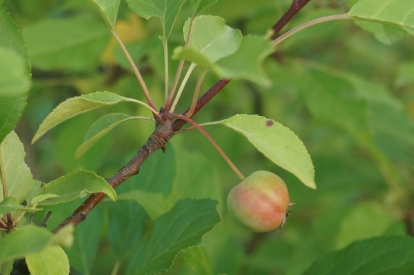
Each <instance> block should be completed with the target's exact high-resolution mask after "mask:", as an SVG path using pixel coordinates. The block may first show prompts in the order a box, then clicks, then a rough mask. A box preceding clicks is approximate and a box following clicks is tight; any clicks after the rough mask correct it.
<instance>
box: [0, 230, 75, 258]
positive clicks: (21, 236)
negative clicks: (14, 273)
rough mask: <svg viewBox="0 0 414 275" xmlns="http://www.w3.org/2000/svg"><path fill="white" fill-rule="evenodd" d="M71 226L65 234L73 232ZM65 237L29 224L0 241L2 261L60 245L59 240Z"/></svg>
mask: <svg viewBox="0 0 414 275" xmlns="http://www.w3.org/2000/svg"><path fill="white" fill-rule="evenodd" d="M70 227H71V228H72V231H68V230H65V231H64V233H65V235H70V234H72V233H73V226H70ZM61 234H62V233H61ZM63 239H64V238H62V236H60V237H59V238H56V237H55V236H54V235H53V234H52V232H50V231H48V230H46V229H45V228H43V227H39V226H34V225H28V226H25V227H22V228H19V229H17V230H15V231H13V232H11V233H9V234H7V235H6V236H5V237H4V238H3V239H2V240H1V241H0V247H1V249H0V263H4V262H6V261H9V260H14V259H18V258H22V257H24V256H26V255H30V254H33V253H37V252H40V251H42V250H44V249H45V248H46V247H48V246H52V245H60V244H61V243H59V241H61V240H63Z"/></svg>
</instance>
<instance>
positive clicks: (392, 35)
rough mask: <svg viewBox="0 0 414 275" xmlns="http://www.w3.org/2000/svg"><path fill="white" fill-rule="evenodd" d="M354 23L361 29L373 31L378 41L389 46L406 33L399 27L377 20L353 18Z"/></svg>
mask: <svg viewBox="0 0 414 275" xmlns="http://www.w3.org/2000/svg"><path fill="white" fill-rule="evenodd" d="M355 24H356V25H358V26H360V27H361V28H362V29H364V30H366V31H368V32H371V33H373V34H374V36H375V38H376V39H377V40H378V41H380V42H381V43H384V44H385V45H389V46H390V45H392V44H394V43H395V42H397V41H399V40H401V39H402V38H403V37H404V36H405V35H406V34H407V32H406V31H405V30H403V29H401V28H398V27H395V26H392V25H387V24H381V23H377V22H369V21H364V20H355Z"/></svg>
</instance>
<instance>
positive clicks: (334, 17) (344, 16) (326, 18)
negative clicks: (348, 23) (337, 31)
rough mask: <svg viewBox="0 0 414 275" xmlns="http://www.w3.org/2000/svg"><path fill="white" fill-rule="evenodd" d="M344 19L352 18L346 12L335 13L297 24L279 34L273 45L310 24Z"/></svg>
mask: <svg viewBox="0 0 414 275" xmlns="http://www.w3.org/2000/svg"><path fill="white" fill-rule="evenodd" d="M343 19H352V18H351V17H350V16H349V15H348V14H346V13H344V14H335V15H329V16H324V17H321V18H316V19H314V20H311V21H308V22H306V23H304V24H302V25H300V26H297V27H296V28H293V29H291V30H290V31H288V32H286V33H284V34H282V35H281V36H279V37H278V38H276V39H275V40H273V41H272V45H273V47H276V46H277V45H279V44H280V43H282V42H283V41H285V40H286V39H287V38H289V37H291V36H292V35H294V34H295V33H297V32H300V31H301V30H304V29H306V28H308V27H310V26H313V25H316V24H319V23H323V22H328V21H333V20H343Z"/></svg>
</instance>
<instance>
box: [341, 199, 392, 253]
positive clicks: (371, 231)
mask: <svg viewBox="0 0 414 275" xmlns="http://www.w3.org/2000/svg"><path fill="white" fill-rule="evenodd" d="M395 222H396V221H395V219H393V218H392V217H391V216H390V214H389V213H387V211H386V210H385V209H383V207H381V205H379V204H378V203H365V204H362V205H357V206H356V207H353V208H352V209H351V212H350V213H349V214H348V215H347V216H346V217H344V218H343V220H342V223H341V229H340V230H339V233H338V236H337V239H336V247H337V248H339V249H341V248H344V247H345V246H347V245H349V244H351V243H352V242H354V241H357V240H363V239H368V238H372V237H378V236H381V235H382V234H384V232H386V230H387V229H388V228H389V227H390V226H391V225H392V224H393V223H395Z"/></svg>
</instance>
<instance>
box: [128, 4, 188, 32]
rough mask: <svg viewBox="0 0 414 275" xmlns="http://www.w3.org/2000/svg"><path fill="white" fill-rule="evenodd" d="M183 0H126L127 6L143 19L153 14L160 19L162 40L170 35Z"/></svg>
mask: <svg viewBox="0 0 414 275" xmlns="http://www.w3.org/2000/svg"><path fill="white" fill-rule="evenodd" d="M184 2H185V0H127V3H128V5H129V8H130V9H131V10H132V11H133V12H135V13H136V14H138V15H139V16H141V17H143V18H145V19H149V18H150V17H153V16H155V17H158V18H159V19H160V20H161V25H162V29H163V38H164V40H166V39H167V38H168V36H169V35H170V33H171V30H172V27H173V25H174V22H175V20H176V18H177V15H178V13H179V12H180V9H181V6H182V5H183V4H184Z"/></svg>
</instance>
